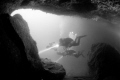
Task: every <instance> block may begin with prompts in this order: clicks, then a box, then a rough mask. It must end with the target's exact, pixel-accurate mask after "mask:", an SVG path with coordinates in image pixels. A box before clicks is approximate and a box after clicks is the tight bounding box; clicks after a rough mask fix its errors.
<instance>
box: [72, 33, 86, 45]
mask: <svg viewBox="0 0 120 80" xmlns="http://www.w3.org/2000/svg"><path fill="white" fill-rule="evenodd" d="M83 37H86V35H84V36H78V37H76V39H75V43H74V44H75V45H76V46H78V45H79V44H80V39H81V38H83Z"/></svg>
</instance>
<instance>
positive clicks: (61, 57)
mask: <svg viewBox="0 0 120 80" xmlns="http://www.w3.org/2000/svg"><path fill="white" fill-rule="evenodd" d="M62 58H63V56H61V57H60V58H59V59H57V60H56V61H55V62H58V61H59V60H60V59H62Z"/></svg>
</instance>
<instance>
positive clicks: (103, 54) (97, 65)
mask: <svg viewBox="0 0 120 80" xmlns="http://www.w3.org/2000/svg"><path fill="white" fill-rule="evenodd" d="M89 67H90V73H91V74H92V75H93V76H94V79H93V80H103V79H104V80H108V79H110V78H111V79H113V80H120V53H119V52H118V51H117V50H116V49H115V48H114V47H112V46H111V45H108V44H105V43H98V44H94V45H92V48H91V53H90V62H89Z"/></svg>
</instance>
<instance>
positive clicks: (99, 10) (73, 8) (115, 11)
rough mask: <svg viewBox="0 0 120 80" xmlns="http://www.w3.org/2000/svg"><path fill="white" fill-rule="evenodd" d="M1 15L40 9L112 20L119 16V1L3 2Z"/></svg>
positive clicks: (59, 13) (28, 0) (45, 0)
mask: <svg viewBox="0 0 120 80" xmlns="http://www.w3.org/2000/svg"><path fill="white" fill-rule="evenodd" d="M0 5H1V6H0V10H1V11H0V13H9V14H10V13H11V12H12V11H14V10H16V9H19V8H32V9H40V10H42V11H45V12H47V13H53V14H57V15H79V16H82V17H85V18H92V17H95V16H99V17H102V18H105V19H108V20H109V19H112V18H113V17H116V16H119V12H120V11H119V10H120V1H119V0H1V1H0Z"/></svg>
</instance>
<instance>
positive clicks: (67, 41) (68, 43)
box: [59, 36, 85, 48]
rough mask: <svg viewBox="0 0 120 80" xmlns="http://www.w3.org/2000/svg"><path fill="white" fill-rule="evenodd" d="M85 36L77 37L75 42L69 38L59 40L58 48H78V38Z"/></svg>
mask: <svg viewBox="0 0 120 80" xmlns="http://www.w3.org/2000/svg"><path fill="white" fill-rule="evenodd" d="M82 37H85V36H79V37H77V38H76V39H75V41H74V40H73V39H71V38H61V39H60V40H59V45H60V46H65V47H66V48H69V47H72V46H79V44H80V38H82Z"/></svg>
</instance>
